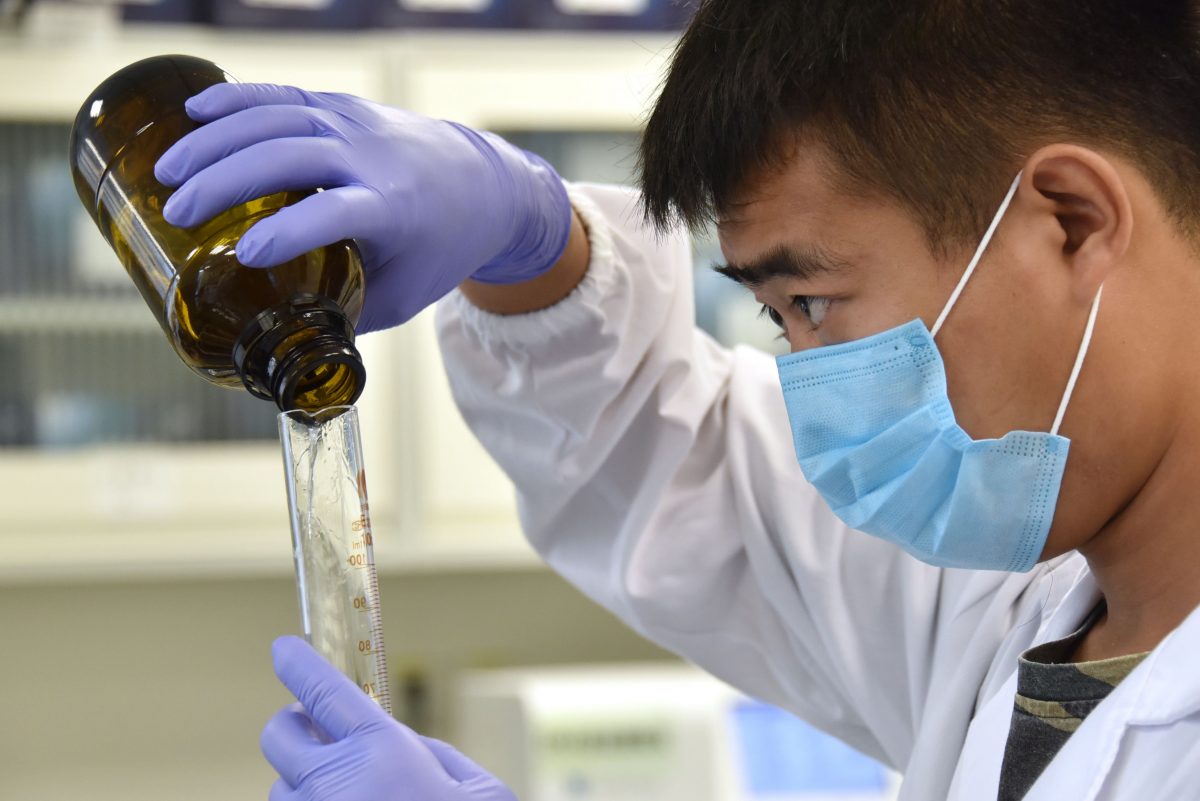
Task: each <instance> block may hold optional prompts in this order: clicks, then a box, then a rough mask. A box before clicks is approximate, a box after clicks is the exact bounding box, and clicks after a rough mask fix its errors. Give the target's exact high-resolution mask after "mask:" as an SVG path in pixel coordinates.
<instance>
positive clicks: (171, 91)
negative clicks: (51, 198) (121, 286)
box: [70, 55, 366, 411]
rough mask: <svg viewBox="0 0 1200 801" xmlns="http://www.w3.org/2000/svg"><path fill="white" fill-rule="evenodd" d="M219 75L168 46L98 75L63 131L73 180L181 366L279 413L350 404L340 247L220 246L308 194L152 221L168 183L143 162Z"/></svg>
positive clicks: (350, 249) (186, 128)
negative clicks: (246, 253)
mask: <svg viewBox="0 0 1200 801" xmlns="http://www.w3.org/2000/svg"><path fill="white" fill-rule="evenodd" d="M232 80H233V79H232V78H231V77H230V76H229V75H228V74H227V73H225V72H224V71H223V70H221V68H220V67H218V66H216V65H215V64H213V63H212V62H209V61H205V60H203V59H198V58H193V57H190V56H178V55H172V56H157V57H154V58H149V59H146V60H144V61H139V62H137V63H135V64H131V65H130V66H128V67H125V68H124V69H122V70H120V71H118V72H116V73H115V74H113V75H112V76H110V77H109V78H108V79H106V80H105V81H104V82H103V83H102V84H100V86H99V87H97V88H96V90H95V91H94V92H92V94H91V95H90V96H89V97H88V99H87V100H85V101H84V104H83V106H82V107H81V108H80V111H79V115H78V116H77V117H76V120H75V126H74V129H73V130H72V133H71V150H70V156H71V170H72V174H73V177H74V180H75V186H76V189H77V190H78V192H79V197H80V199H81V200H82V201H83V203H84V205H85V206H86V207H87V209H88V212H89V213H90V214H91V215H92V219H93V220H94V221H95V222H96V225H97V226H98V227H99V228H100V231H101V232H102V233H103V234H104V236H105V238H106V239H107V240H108V242H109V244H110V245H112V248H113V250H115V251H116V253H117V255H118V257H119V258H120V260H121V262H122V263H123V264H124V265H125V269H126V270H127V271H128V272H129V276H130V278H132V279H133V282H134V284H135V285H136V286H137V288H138V290H139V291H140V292H141V294H142V297H143V298H144V299H145V301H146V303H147V304H148V305H149V306H150V308H151V310H152V311H153V312H154V314H155V316H156V317H157V319H158V322H159V324H160V325H161V326H162V328H163V331H165V332H166V334H167V337H168V339H169V340H170V341H171V344H172V346H173V347H174V348H175V351H176V353H178V354H179V357H180V359H182V360H183V362H184V363H185V364H186V365H188V367H190V368H191V369H192V370H194V371H195V372H196V373H198V374H199V375H200V376H202V377H203V378H205V379H207V380H208V381H210V382H212V383H214V384H218V385H221V386H229V387H236V386H244V387H245V388H246V389H248V390H249V391H250V392H251V393H253V394H254V395H257V396H258V397H261V398H266V399H270V400H273V401H274V402H275V403H276V404H277V405H278V406H279V408H280V409H282V410H284V411H288V410H292V409H304V410H307V411H316V410H320V409H323V408H326V407H329V406H338V405H348V404H351V403H353V402H354V401H355V400H356V399H357V398H358V396H359V394H360V393H361V392H362V388H363V385H364V383H365V381H366V372H365V370H364V369H363V365H362V360H361V358H360V357H359V354H358V351H357V350H356V349H355V347H354V324H355V323H356V322H357V320H358V316H359V314H360V312H361V310H362V299H363V288H364V279H363V272H362V264H361V261H360V259H359V255H358V250H357V248H356V247H355V246H354V244H353V243H352V242H350V241H342V242H338V243H336V244H333V245H329V246H327V247H323V248H318V249H316V250H313V251H310V252H308V253H306V254H304V255H302V256H299V257H297V258H295V259H292V260H291V261H288V262H285V263H283V264H280V265H278V266H276V267H270V268H266V269H259V268H250V267H245V266H243V265H242V264H241V263H239V262H238V260H237V257H236V256H235V253H234V249H235V246H236V245H237V241H238V239H239V238H240V237H241V236H242V234H244V233H245V232H246V231H247V230H248V229H249V228H250V227H251V226H252V225H254V223H256V222H258V221H259V220H261V219H262V218H263V217H265V216H267V215H269V214H272V213H274V212H275V211H277V210H278V209H280V208H281V207H283V206H286V205H290V204H293V203H296V202H298V201H300V200H302V199H303V198H304V197H306V196H308V195H309V194H311V192H280V193H277V194H273V195H269V196H267V197H263V198H258V199H255V200H251V201H249V202H247V203H244V204H242V205H239V206H235V207H234V208H232V209H229V210H228V211H225V212H223V213H222V214H220V215H218V216H217V217H215V218H213V219H212V220H209V221H208V222H206V223H203V224H201V225H199V226H197V227H195V228H189V229H183V228H177V227H175V226H172V225H171V224H170V223H168V222H167V221H166V220H164V219H163V217H162V208H163V205H164V204H165V203H166V201H167V198H168V197H170V195H171V192H172V191H173V190H172V189H170V188H168V187H166V186H163V185H162V184H160V183H159V182H158V181H157V179H155V177H154V165H155V163H156V162H157V161H158V158H159V157H160V156H161V155H162V154H163V153H164V152H166V150H167V148H168V147H170V146H171V145H172V144H174V143H175V142H176V141H178V140H179V139H180V138H182V137H183V136H184V135H185V134H187V133H189V132H191V131H193V130H195V129H196V128H197V127H198V126H199V124H198V123H196V122H194V121H193V120H192V119H191V118H189V117H188V116H187V114H186V113H185V111H184V102H185V101H186V100H187V99H188V98H189V97H191V96H192V95H194V94H197V93H199V92H200V91H202V90H203V89H205V88H207V87H209V86H212V85H214V84H217V83H223V82H228V81H232Z"/></svg>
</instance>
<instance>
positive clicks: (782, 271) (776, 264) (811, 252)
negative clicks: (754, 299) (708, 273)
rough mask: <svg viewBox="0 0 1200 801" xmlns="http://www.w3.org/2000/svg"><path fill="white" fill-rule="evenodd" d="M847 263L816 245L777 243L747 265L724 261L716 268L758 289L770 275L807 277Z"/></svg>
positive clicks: (721, 272)
mask: <svg viewBox="0 0 1200 801" xmlns="http://www.w3.org/2000/svg"><path fill="white" fill-rule="evenodd" d="M847 266H848V265H847V263H846V262H845V261H843V260H842V259H840V258H838V257H837V256H835V255H834V254H832V253H830V252H829V251H827V250H825V249H824V248H822V247H819V246H817V245H806V246H803V247H794V246H788V245H780V246H779V247H777V248H775V249H774V250H772V251H770V252H769V253H767V255H765V256H763V257H761V258H759V259H756V260H755V261H753V262H751V263H749V264H744V265H735V264H723V265H720V266H718V267H717V268H716V270H717V272H719V273H720V274H721V275H723V276H725V277H726V278H731V279H733V280H734V281H737V282H738V283H739V284H742V285H744V286H747V287H749V288H750V289H757V288H758V287H760V286H762V285H763V284H765V283H766V282H767V281H769V280H770V279H772V278H799V279H807V278H813V277H814V276H817V275H821V274H823V273H832V272H837V271H839V270H842V269H845V268H846V267H847Z"/></svg>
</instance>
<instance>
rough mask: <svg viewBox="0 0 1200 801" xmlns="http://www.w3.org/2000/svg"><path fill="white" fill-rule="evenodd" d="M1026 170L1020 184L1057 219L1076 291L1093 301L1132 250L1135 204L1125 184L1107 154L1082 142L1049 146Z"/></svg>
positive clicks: (1081, 297)
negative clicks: (1031, 192) (1026, 186)
mask: <svg viewBox="0 0 1200 801" xmlns="http://www.w3.org/2000/svg"><path fill="white" fill-rule="evenodd" d="M1024 170H1025V174H1024V177H1023V178H1022V182H1024V183H1027V184H1028V185H1029V187H1031V188H1032V189H1033V190H1034V192H1036V193H1037V194H1038V195H1040V197H1041V198H1042V200H1043V205H1044V206H1045V210H1046V212H1047V213H1050V214H1053V215H1054V217H1055V218H1056V219H1057V221H1058V227H1059V229H1060V230H1061V234H1062V238H1061V243H1062V244H1061V248H1062V259H1063V262H1064V263H1065V264H1067V265H1068V266H1069V267H1070V270H1071V292H1072V295H1073V296H1074V297H1075V298H1076V300H1077V301H1079V302H1080V303H1081V304H1086V303H1090V302H1091V300H1092V298H1093V297H1095V295H1096V292H1097V291H1098V290H1099V288H1100V285H1101V284H1103V283H1104V281H1105V279H1107V278H1108V276H1109V274H1110V273H1111V272H1112V271H1113V270H1114V269H1115V268H1116V267H1117V265H1119V264H1120V262H1121V259H1122V257H1123V256H1124V255H1125V252H1126V251H1127V250H1128V249H1129V242H1130V239H1131V237H1132V234H1133V208H1132V205H1131V203H1130V201H1129V193H1128V189H1127V188H1126V186H1125V182H1124V180H1123V179H1122V178H1121V175H1120V173H1118V172H1117V170H1116V168H1115V167H1113V165H1112V163H1111V162H1109V161H1108V160H1107V159H1106V158H1104V157H1103V156H1102V155H1100V154H1099V153H1097V152H1096V151H1094V150H1089V149H1088V148H1085V147H1080V146H1078V145H1066V144H1055V145H1047V146H1046V147H1043V148H1041V149H1039V150H1037V151H1036V152H1034V153H1033V154H1032V155H1031V156H1030V157H1029V158H1028V160H1027V161H1026V163H1025V168H1024Z"/></svg>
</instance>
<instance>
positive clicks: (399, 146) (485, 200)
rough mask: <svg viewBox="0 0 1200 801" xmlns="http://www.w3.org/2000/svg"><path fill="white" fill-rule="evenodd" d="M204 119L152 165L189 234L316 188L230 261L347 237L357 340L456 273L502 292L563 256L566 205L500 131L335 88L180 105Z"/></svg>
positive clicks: (280, 90)
mask: <svg viewBox="0 0 1200 801" xmlns="http://www.w3.org/2000/svg"><path fill="white" fill-rule="evenodd" d="M186 108H187V113H188V115H189V116H191V117H192V118H193V119H195V120H197V121H200V122H205V123H207V124H206V125H203V126H201V127H200V128H199V129H198V130H196V131H193V132H192V133H190V134H188V135H187V136H185V137H183V138H182V139H181V140H179V141H178V142H176V143H175V144H174V145H173V146H172V147H171V148H170V149H169V150H167V152H166V153H164V154H163V156H162V158H160V159H159V161H158V164H157V165H156V166H155V169H154V174H155V177H157V178H158V180H159V181H161V182H162V183H163V184H165V185H167V186H178V187H179V189H178V190H177V191H176V192H175V193H174V194H172V195H171V198H170V199H169V200H168V201H167V204H166V206H165V208H164V209H163V216H164V217H165V218H166V220H167V222H169V223H171V224H173V225H179V226H182V227H185V228H187V227H191V226H195V225H199V224H200V223H202V222H204V221H206V220H208V219H210V218H212V217H214V216H215V215H217V214H219V213H220V212H222V211H224V210H225V209H227V208H229V207H231V206H234V205H237V204H239V203H244V202H246V201H249V200H253V199H254V198H258V197H262V196H264V195H268V194H271V193H273V192H279V191H282V190H285V189H317V188H320V189H323V190H325V191H323V192H320V193H318V194H316V195H313V196H311V197H308V198H305V199H304V200H302V201H300V202H299V203H296V204H294V205H292V206H288V207H286V208H284V209H281V210H280V211H278V212H277V213H275V214H273V215H271V216H270V217H267V218H266V219H264V220H262V221H260V222H258V223H257V224H255V225H254V226H253V227H252V228H250V230H249V231H247V232H246V233H245V235H244V236H242V238H241V240H240V241H239V242H238V245H237V257H238V259H239V260H240V261H241V262H242V263H243V264H245V265H247V266H250V267H269V266H271V265H274V264H279V263H280V262H283V261H287V260H288V259H291V258H294V257H296V256H298V255H300V254H302V253H305V252H307V251H309V250H312V249H314V248H317V247H320V246H322V245H328V244H331V243H333V242H337V241H340V240H342V239H354V240H355V241H356V242H357V243H358V246H359V249H360V251H361V252H362V255H363V261H364V267H365V269H366V275H367V292H366V298H365V303H364V306H363V313H362V318H361V319H360V321H359V324H358V330H359V332H360V333H361V332H366V331H375V330H378V329H382V328H388V327H391V326H394V325H398V324H400V323H402V322H404V321H406V320H408V319H409V318H410V317H412V316H413V315H415V314H416V313H417V312H419V311H421V309H423V308H425V307H426V306H428V305H430V304H432V303H433V302H434V301H436V300H438V299H439V298H441V297H442V296H443V295H445V294H446V293H447V292H449V291H450V290H451V289H453V288H454V287H456V286H457V285H458V284H459V283H461V282H462V281H463V280H465V279H467V278H473V279H475V280H477V281H484V282H487V283H496V284H511V283H519V282H521V281H526V280H529V279H531V278H535V277H537V276H538V275H541V274H542V273H543V272H545V271H546V270H548V269H549V268H550V267H552V266H553V265H554V263H555V262H556V261H557V260H558V258H559V256H561V255H562V253H563V251H564V250H565V249H566V245H567V238H568V236H569V234H570V230H571V206H570V203H569V202H568V200H567V194H566V189H565V187H564V186H563V183H562V180H561V179H560V178H559V177H558V175H557V174H556V173H555V172H554V170H553V168H551V167H550V165H548V164H547V163H546V162H545V161H543V160H542V159H541V158H539V157H537V156H535V155H533V154H532V153H527V152H525V151H524V150H521V149H520V148H517V147H515V146H513V145H511V144H509V143H508V142H506V141H504V140H503V139H501V138H500V137H498V136H496V135H494V134H490V133H485V132H481V131H475V130H472V129H470V128H467V127H466V126H463V125H458V124H456V123H451V122H445V121H442V120H434V119H430V118H428V117H422V116H420V115H419V114H413V113H411V112H407V111H402V110H400V109H395V108H390V107H388V106H382V105H379V104H377V103H372V102H370V101H368V100H363V99H361V98H357V97H353V96H351V95H343V94H326V93H320V92H307V91H304V90H302V89H297V88H295V87H292V86H276V85H274V84H248V83H227V84H218V85H216V86H212V87H209V88H208V89H206V90H204V91H203V92H201V93H200V94H198V95H196V96H195V97H192V98H191V99H190V100H188V101H187V106H186Z"/></svg>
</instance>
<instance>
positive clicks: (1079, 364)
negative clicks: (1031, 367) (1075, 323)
mask: <svg viewBox="0 0 1200 801" xmlns="http://www.w3.org/2000/svg"><path fill="white" fill-rule="evenodd" d="M1103 291H1104V286H1103V285H1101V286H1100V288H1099V289H1097V290H1096V297H1095V298H1094V299H1093V300H1092V310H1091V312H1089V313H1088V321H1087V328H1085V329H1083V341H1082V342H1080V343H1079V352H1078V353H1076V354H1075V366H1074V367H1072V368H1071V377H1070V378H1068V379H1067V389H1066V391H1065V392H1063V396H1062V400H1061V401H1060V402H1059V404H1058V414H1056V415H1054V425H1052V426H1050V434H1051V436H1057V435H1058V429H1059V427H1060V426H1062V421H1063V416H1064V415H1066V413H1067V404H1068V403H1070V402H1071V393H1072V392H1074V391H1075V381H1076V379H1078V378H1079V371H1080V370H1082V369H1083V357H1084V356H1087V352H1088V346H1089V345H1091V344H1092V331H1093V330H1094V329H1095V328H1096V314H1097V312H1099V311H1100V293H1101V292H1103Z"/></svg>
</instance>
